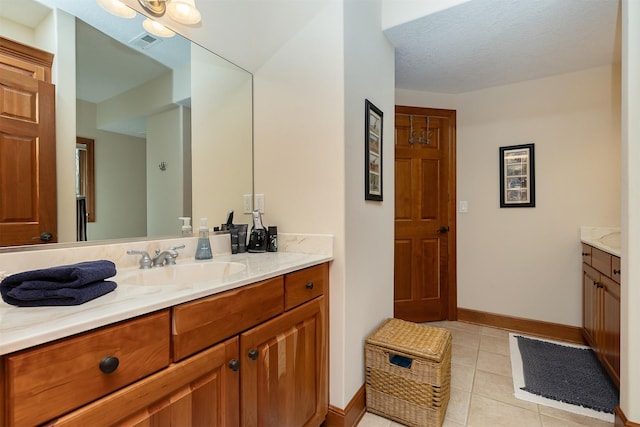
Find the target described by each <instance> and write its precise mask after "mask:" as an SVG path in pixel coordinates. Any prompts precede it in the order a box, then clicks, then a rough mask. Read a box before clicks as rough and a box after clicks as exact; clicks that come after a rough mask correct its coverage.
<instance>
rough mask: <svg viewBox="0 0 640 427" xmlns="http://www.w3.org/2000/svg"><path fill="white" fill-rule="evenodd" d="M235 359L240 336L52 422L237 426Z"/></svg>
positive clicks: (68, 424)
mask: <svg viewBox="0 0 640 427" xmlns="http://www.w3.org/2000/svg"><path fill="white" fill-rule="evenodd" d="M233 360H235V361H238V338H237V337H234V338H232V339H229V340H227V341H225V342H224V343H221V344H218V345H216V346H215V347H211V348H209V349H207V350H204V351H202V352H200V353H198V354H196V355H195V356H192V357H190V358H188V359H185V360H183V361H181V362H179V363H175V364H173V365H171V366H170V367H168V368H167V369H165V370H164V371H161V372H158V373H157V374H155V375H152V376H150V377H147V378H145V379H143V380H141V381H138V382H137V383H135V384H132V385H131V386H129V387H126V388H124V389H122V390H119V391H117V392H115V393H112V394H110V395H109V396H106V397H105V398H103V399H100V400H98V401H96V402H94V403H91V404H89V405H86V406H85V407H83V408H80V409H78V410H76V411H74V412H72V413H70V414H68V415H65V416H63V417H61V418H59V419H57V420H54V421H52V422H51V423H49V424H48V425H50V426H78V427H80V426H98V425H109V426H194V427H196V426H206V427H215V426H220V427H234V426H238V425H239V418H240V405H239V394H240V375H239V374H240V372H239V370H237V369H236V370H234V369H235V368H237V366H235V365H230V362H231V361H233ZM232 367H233V368H234V369H232Z"/></svg>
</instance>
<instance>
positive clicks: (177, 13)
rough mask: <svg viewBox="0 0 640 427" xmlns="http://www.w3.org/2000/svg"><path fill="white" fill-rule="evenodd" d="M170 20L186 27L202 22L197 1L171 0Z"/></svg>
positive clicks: (169, 8)
mask: <svg viewBox="0 0 640 427" xmlns="http://www.w3.org/2000/svg"><path fill="white" fill-rule="evenodd" d="M167 14H168V15H169V18H171V19H173V20H174V21H176V22H179V23H181V24H184V25H194V24H197V23H198V22H200V19H201V15H200V11H199V10H198V9H196V4H195V0H171V1H169V3H167Z"/></svg>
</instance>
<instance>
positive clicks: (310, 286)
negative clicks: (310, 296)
mask: <svg viewBox="0 0 640 427" xmlns="http://www.w3.org/2000/svg"><path fill="white" fill-rule="evenodd" d="M305 288H307V289H309V290H311V289H313V282H308V283H307V284H306V285H305Z"/></svg>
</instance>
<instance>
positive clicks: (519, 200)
mask: <svg viewBox="0 0 640 427" xmlns="http://www.w3.org/2000/svg"><path fill="white" fill-rule="evenodd" d="M534 160H535V159H534V144H524V145H512V146H509V147H500V207H501V208H533V207H535V206H536V191H535V189H536V186H535V167H534V166H535V163H534Z"/></svg>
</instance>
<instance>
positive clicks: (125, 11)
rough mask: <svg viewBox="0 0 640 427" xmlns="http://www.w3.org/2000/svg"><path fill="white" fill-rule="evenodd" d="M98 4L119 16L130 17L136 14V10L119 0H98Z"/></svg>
mask: <svg viewBox="0 0 640 427" xmlns="http://www.w3.org/2000/svg"><path fill="white" fill-rule="evenodd" d="M98 4H99V5H100V7H102V8H103V9H104V10H106V11H107V12H109V13H111V14H113V15H116V16H119V17H120V18H127V19H131V18H134V17H135V16H136V11H135V10H133V9H131V8H130V7H129V6H127V5H126V4H124V3H122V2H121V1H120V0H98Z"/></svg>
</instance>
